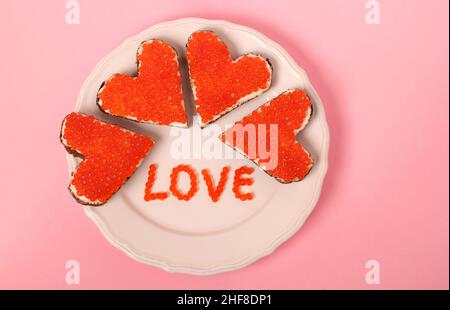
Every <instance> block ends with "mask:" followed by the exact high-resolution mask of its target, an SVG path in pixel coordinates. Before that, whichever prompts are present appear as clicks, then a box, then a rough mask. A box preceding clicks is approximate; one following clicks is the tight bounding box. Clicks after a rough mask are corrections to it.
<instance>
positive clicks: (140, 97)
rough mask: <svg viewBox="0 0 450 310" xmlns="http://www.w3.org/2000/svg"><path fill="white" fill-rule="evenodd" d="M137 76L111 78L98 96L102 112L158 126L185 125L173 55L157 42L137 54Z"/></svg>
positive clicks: (160, 42) (169, 49) (162, 43)
mask: <svg viewBox="0 0 450 310" xmlns="http://www.w3.org/2000/svg"><path fill="white" fill-rule="evenodd" d="M137 60H138V64H139V66H138V76H137V77H131V76H129V75H125V74H115V75H113V76H112V77H111V78H110V79H109V80H108V81H106V82H105V84H104V86H103V87H102V88H101V89H100V90H99V93H98V104H99V106H100V108H101V109H102V110H104V111H105V112H107V113H109V114H112V115H116V116H120V117H124V118H128V119H133V120H137V121H141V122H149V123H155V124H160V125H170V124H173V123H179V124H180V125H184V126H186V125H187V118H186V112H185V109H184V97H183V92H182V88H181V76H180V73H179V66H178V60H177V53H176V51H175V50H174V49H173V48H172V47H171V46H170V45H169V44H167V43H165V42H163V41H160V40H150V41H147V42H143V43H142V45H141V47H140V48H139V50H138V56H137Z"/></svg>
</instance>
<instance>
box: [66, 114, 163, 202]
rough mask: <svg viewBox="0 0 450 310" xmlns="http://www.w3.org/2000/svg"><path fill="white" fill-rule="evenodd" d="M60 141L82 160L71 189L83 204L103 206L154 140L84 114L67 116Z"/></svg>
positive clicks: (145, 153) (137, 165)
mask: <svg viewBox="0 0 450 310" xmlns="http://www.w3.org/2000/svg"><path fill="white" fill-rule="evenodd" d="M61 142H62V143H63V144H64V146H65V147H66V148H67V150H68V151H69V152H71V153H73V154H75V155H78V156H81V157H82V158H83V161H82V162H81V163H80V164H79V165H78V167H77V169H76V170H75V172H74V173H73V174H72V179H71V181H70V185H69V190H70V192H71V193H72V195H73V197H74V198H75V199H76V200H77V201H78V202H79V203H81V204H85V205H94V206H97V205H102V204H104V203H105V202H106V201H108V199H110V198H111V196H112V195H113V194H114V193H115V192H117V191H118V190H119V189H120V187H121V186H122V185H123V184H124V183H125V181H126V180H127V179H128V178H129V177H130V176H131V175H132V174H133V173H134V171H135V170H136V169H137V167H139V165H140V164H141V162H142V161H143V160H144V158H145V156H146V155H147V153H148V152H149V151H150V149H151V148H152V147H153V144H154V142H153V140H152V139H150V138H148V137H146V136H143V135H141V134H138V133H135V132H132V131H129V130H126V129H124V128H122V127H119V126H115V125H111V124H107V123H104V122H101V121H99V120H97V119H95V118H94V117H93V116H87V115H84V114H81V113H71V114H69V115H67V116H66V117H65V118H64V121H63V123H62V127H61Z"/></svg>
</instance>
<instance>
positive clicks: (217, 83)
mask: <svg viewBox="0 0 450 310" xmlns="http://www.w3.org/2000/svg"><path fill="white" fill-rule="evenodd" d="M186 57H187V61H188V65H189V76H190V81H191V86H192V91H193V95H194V102H195V106H196V109H197V114H198V116H199V119H200V126H201V127H204V126H206V125H207V124H209V123H211V122H213V121H215V120H216V119H218V118H219V117H221V116H222V115H224V114H225V113H227V112H229V111H231V110H233V109H234V108H236V107H237V106H239V105H240V104H242V103H244V102H246V101H249V100H250V99H253V98H255V97H256V96H258V95H260V94H262V93H263V92H264V91H266V90H267V89H269V87H270V84H271V80H272V68H271V66H270V63H269V61H268V60H267V59H265V58H263V57H261V56H259V55H254V54H246V55H243V56H240V57H239V58H237V59H236V60H233V58H232V57H231V54H230V51H229V50H228V47H227V46H226V45H225V43H224V42H222V40H221V39H220V38H219V37H218V36H217V35H216V34H215V33H214V32H211V31H197V32H194V33H193V34H192V35H191V36H190V37H189V40H188V43H187V45H186Z"/></svg>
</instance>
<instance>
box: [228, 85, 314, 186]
mask: <svg viewBox="0 0 450 310" xmlns="http://www.w3.org/2000/svg"><path fill="white" fill-rule="evenodd" d="M311 113H312V105H311V101H310V100H309V98H308V96H307V94H306V93H305V91H303V90H299V89H295V90H290V91H287V92H284V93H283V94H281V95H280V96H278V97H276V98H275V99H273V100H271V101H269V102H268V103H266V104H264V105H262V106H261V107H260V108H259V109H257V110H255V111H253V112H252V113H251V114H249V115H247V116H245V117H244V118H243V119H242V120H241V121H239V122H237V123H236V124H235V126H233V127H232V128H230V129H229V130H227V131H226V132H225V133H224V134H222V135H221V136H220V139H221V140H222V141H223V142H226V143H227V144H229V145H231V146H232V147H236V146H237V138H236V137H237V135H239V134H243V133H244V132H243V131H242V130H244V127H245V125H247V124H254V125H255V129H256V141H259V139H262V138H265V139H266V140H265V141H266V150H268V149H269V147H270V125H271V124H276V125H278V153H277V155H278V162H277V165H276V167H275V168H273V169H267V170H266V172H267V173H268V174H269V175H271V176H273V177H275V178H276V179H277V180H279V181H280V182H282V183H289V182H293V181H299V180H302V179H303V178H304V177H305V176H306V175H307V174H308V172H309V170H310V169H311V167H312V165H313V160H312V158H311V156H310V155H309V153H308V152H307V151H306V150H305V149H304V148H303V146H302V145H301V144H300V143H299V142H297V140H296V138H295V135H296V134H297V132H298V131H299V130H301V129H302V127H303V126H305V125H306V123H307V122H308V121H309V118H310V115H311ZM260 124H263V125H266V126H264V129H265V131H264V132H261V131H260V127H259V126H258V125H260ZM238 125H242V126H238ZM263 134H265V135H266V136H265V137H264V136H261V135H263ZM252 145H254V144H251V143H250V142H249V141H248V140H245V142H244V149H243V150H242V151H243V153H244V154H246V155H247V156H248V157H250V155H249V154H252V153H254V154H255V155H256V156H255V157H254V158H250V159H251V160H253V161H255V163H257V164H259V165H260V166H261V167H263V168H264V163H265V162H264V161H263V160H262V159H261V157H260V156H259V150H256V152H250V149H249V146H250V147H252ZM253 151H254V150H253Z"/></svg>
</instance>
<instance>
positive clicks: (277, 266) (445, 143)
mask: <svg viewBox="0 0 450 310" xmlns="http://www.w3.org/2000/svg"><path fill="white" fill-rule="evenodd" d="M79 2H80V4H81V24H80V25H67V24H66V23H65V7H64V4H65V0H53V1H26V2H24V1H12V0H9V1H2V4H1V9H0V33H1V38H2V41H3V43H2V45H1V47H2V49H1V51H0V53H1V54H0V55H1V60H2V61H1V64H0V68H1V76H0V85H2V86H1V92H0V102H1V106H2V114H3V117H2V121H1V123H0V129H1V130H0V139H1V140H0V141H2V142H3V152H2V153H1V155H0V156H1V178H0V194H1V195H0V198H1V201H0V203H1V212H2V213H1V216H0V288H3V289H6V288H57V289H78V288H83V289H91V288H104V289H119V288H137V289H144V288H146V289H185V288H186V289H187V288H189V289H206V288H209V289H221V288H226V289H231V288H235V289H238V288H247V289H251V288H253V289H311V288H314V289H355V288H357V289H378V288H383V289H400V288H401V289H419V288H422V289H448V286H449V190H448V186H449V174H448V173H449V172H448V171H449V127H448V126H449V119H448V113H449V88H448V83H449V72H448V65H449V63H448V53H449V50H448V43H449V42H448V23H449V16H448V9H449V8H448V6H449V4H448V1H447V0H435V1H426V0H422V1H412V0H408V1H406V0H405V1H400V0H394V1H393V0H389V1H386V0H379V2H380V4H381V23H380V24H379V25H368V24H366V22H365V14H366V9H365V3H366V0H351V1H350V0H346V1H339V0H331V1H330V0H321V1H317V0H315V1H299V0H295V1H294V0H292V1H287V0H285V1H281V0H278V1H273V0H272V1H264V0H252V1H246V0H240V1H200V0H198V1H194V0H191V1H186V0H179V1H169V0H163V1H146V0H142V1H138V0H126V1H109V0H96V1H93V0H89V1H87V0H79ZM181 17H204V18H212V19H227V20H229V21H232V22H235V23H239V24H243V25H246V26H250V27H253V28H254V29H256V30H258V31H260V32H262V33H264V34H266V35H267V36H269V37H270V38H272V39H273V40H275V41H278V42H279V43H280V44H281V45H282V46H284V47H285V49H286V50H287V51H288V52H289V53H290V54H291V55H292V56H293V57H294V59H296V61H297V62H298V63H299V64H300V66H301V67H303V68H304V69H305V70H306V71H307V72H308V74H309V76H310V78H311V80H312V83H313V84H314V86H315V88H316V89H317V91H318V93H319V95H320V96H321V98H322V101H323V103H324V105H325V108H326V112H327V117H328V122H329V126H330V132H331V149H330V162H329V164H330V169H329V173H328V176H327V178H326V180H325V185H324V189H323V193H322V196H321V199H320V201H319V203H318V205H317V208H316V210H315V211H314V212H313V214H312V215H311V217H310V218H309V220H308V221H307V223H306V224H305V226H304V227H303V228H302V230H301V231H300V232H299V233H298V234H296V235H295V236H294V237H293V238H292V239H290V240H289V241H288V242H286V243H285V244H284V245H282V246H281V247H280V248H279V249H278V250H277V251H276V252H275V253H273V254H272V255H270V256H269V257H267V258H264V259H262V260H260V261H258V262H257V263H255V264H253V265H251V266H249V267H247V268H244V269H242V270H240V271H236V272H230V273H225V274H220V275H216V276H208V277H196V276H189V275H181V274H170V273H167V272H164V271H162V270H159V269H157V268H154V267H151V266H147V265H142V264H140V263H137V262H135V261H133V260H131V259H130V258H128V257H127V256H126V255H124V254H123V253H122V252H120V251H119V250H117V249H115V248H114V247H112V246H111V245H110V244H109V243H108V242H107V241H106V240H105V239H104V238H103V236H102V235H101V233H100V231H99V230H98V229H97V227H96V226H95V225H94V224H93V223H92V222H91V221H90V220H89V219H88V218H87V217H86V216H85V215H84V213H83V210H82V208H81V207H80V206H79V205H77V204H76V203H75V201H74V200H73V199H72V197H71V196H70V194H69V192H68V191H67V190H66V186H67V184H68V181H69V178H68V174H67V164H66V156H65V151H64V149H63V147H62V146H61V145H60V144H59V141H58V132H59V126H60V122H61V120H62V119H63V117H64V116H65V115H66V114H68V113H69V112H71V111H72V109H73V107H74V105H75V100H76V98H77V95H78V91H79V89H80V86H81V84H82V82H83V80H84V79H85V77H86V76H87V75H88V74H89V73H90V71H91V70H92V68H93V67H94V65H95V64H96V63H97V61H99V60H100V58H102V57H103V56H104V55H105V54H106V53H107V52H109V51H110V50H112V49H113V48H115V47H116V46H118V45H119V44H120V43H121V42H122V41H123V40H124V39H125V38H127V37H129V36H131V35H134V34H135V33H137V32H139V31H141V30H143V29H145V28H147V27H149V26H151V25H153V24H155V23H158V22H161V21H165V20H170V19H177V18H181ZM70 259H76V260H78V261H79V262H80V265H81V284H80V285H78V286H70V285H67V284H66V283H65V272H66V269H65V262H66V261H67V260H70ZM369 259H376V260H378V261H379V262H380V265H381V284H380V285H378V286H376V285H375V286H369V285H367V284H366V283H365V278H364V276H365V272H366V270H365V263H366V261H367V260H369Z"/></svg>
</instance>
